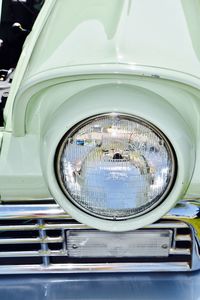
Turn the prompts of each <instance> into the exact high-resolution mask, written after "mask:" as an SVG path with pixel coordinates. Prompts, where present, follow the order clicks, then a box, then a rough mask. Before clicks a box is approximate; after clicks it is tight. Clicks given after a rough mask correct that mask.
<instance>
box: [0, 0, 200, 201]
mask: <svg viewBox="0 0 200 300" xmlns="http://www.w3.org/2000/svg"><path fill="white" fill-rule="evenodd" d="M197 2H198V1H196V0H192V1H190V2H189V3H190V4H188V2H187V1H181V0H177V1H175V2H174V1H173V0H169V1H165V2H164V3H163V5H162V6H160V1H159V0H152V1H151V2H149V1H148V0H125V1H120V0H112V1H109V2H108V1H106V0H103V1H102V0H93V1H91V0H85V1H81V0H73V1H72V0H68V1H66V0H60V1H55V0H47V1H46V2H45V5H44V7H43V9H42V11H41V14H40V16H39V18H38V20H37V21H36V23H35V26H34V29H33V32H32V33H31V35H30V36H29V38H28V40H27V41H26V43H25V46H24V51H23V53H22V56H21V60H20V62H19V65H18V70H16V75H15V79H14V81H13V86H12V90H11V93H10V97H9V100H8V102H7V105H6V109H5V120H6V127H5V129H2V136H3V139H2V140H3V143H2V148H1V158H0V183H1V184H0V194H1V197H2V198H4V199H9V198H10V199H11V200H12V199H19V197H21V195H22V197H23V198H25V197H26V198H28V199H31V198H35V197H36V198H39V197H47V198H48V197H49V196H50V194H49V191H48V189H47V186H46V183H45V182H44V176H43V174H42V170H41V163H43V162H42V160H41V161H40V158H41V156H40V146H41V145H40V144H41V143H40V141H41V140H42V139H43V132H44V127H45V126H46V124H47V123H48V121H50V120H53V117H54V114H55V113H56V111H59V110H62V105H63V107H64V106H65V107H67V109H68V108H69V107H70V109H71V112H72V114H71V116H70V118H69V119H68V120H67V123H66V126H67V129H69V128H70V127H71V126H72V125H74V122H78V121H81V120H82V119H83V118H85V117H89V116H91V115H93V114H96V113H100V112H101V113H105V112H108V111H116V112H117V111H119V110H121V111H122V110H126V111H127V112H129V113H132V114H134V113H138V111H137V109H135V108H134V105H133V103H131V102H130V103H129V104H127V105H126V108H124V105H122V103H121V104H120V101H121V100H120V98H119V97H118V99H117V100H116V99H114V96H113V94H112V93H111V96H110V98H109V101H107V99H106V98H105V99H104V104H105V105H104V107H103V106H102V105H99V103H98V101H97V97H96V98H92V97H90V98H89V99H88V102H87V104H86V102H83V101H82V102H81V101H80V102H79V103H78V102H76V100H75V99H77V97H75V96H76V94H77V93H81V92H84V91H86V90H87V89H90V88H92V89H93V90H96V93H98V99H100V94H99V92H98V91H99V90H101V87H102V86H104V85H107V84H111V85H115V87H116V89H117V88H121V87H122V88H123V87H125V86H126V85H129V86H131V87H132V88H133V90H135V93H136V94H137V95H139V96H140V97H141V99H143V98H144V97H143V96H142V95H143V94H146V95H149V94H151V95H152V97H151V98H152V99H153V98H154V96H153V95H155V97H157V96H159V97H160V99H161V98H162V102H163V103H162V104H161V105H159V107H156V106H154V107H152V105H149V107H148V109H147V110H148V112H149V113H148V116H147V115H146V117H147V119H148V120H149V121H152V123H154V124H156V125H157V126H158V127H159V128H162V129H163V131H164V133H165V134H166V135H167V136H170V138H171V137H172V140H175V139H176V138H175V136H176V135H175V132H174V131H176V130H175V129H174V128H173V125H172V122H171V121H170V120H171V119H170V118H171V114H169V113H165V117H164V119H165V120H164V123H165V127H164V126H163V124H162V123H163V121H162V120H161V118H160V117H157V116H156V117H155V118H154V117H153V110H154V111H156V112H155V114H156V115H158V112H159V109H161V110H163V111H164V110H165V106H166V103H167V105H170V106H171V108H172V110H174V112H176V113H177V114H178V115H180V117H181V118H182V120H183V122H184V123H185V125H186V126H187V129H188V131H190V138H189V139H187V137H185V135H184V134H179V139H180V140H182V142H183V144H188V145H190V146H189V147H190V150H189V152H188V153H192V155H186V156H187V157H188V161H187V163H188V165H189V167H188V166H185V169H187V173H189V175H188V178H187V180H186V181H184V188H183V190H184V192H186V188H187V187H189V189H188V194H193V195H194V194H195V195H196V196H197V197H198V195H199V171H200V163H199V162H200V160H199V159H198V157H197V159H196V165H195V170H193V163H194V156H195V152H196V153H197V155H199V153H200V152H199V149H200V143H199V141H200V133H199V132H200V131H199V115H200V102H199V98H200V93H199V86H200V83H199V77H198V76H199V74H200V63H199V59H198V56H197V52H198V50H197V49H198V35H197V34H196V31H195V28H197V27H196V26H194V24H197V23H198V11H199V10H200V8H199V5H198V3H197ZM169 15H170V18H168V16H169ZM194 87H195V88H194ZM139 91H140V92H141V93H140V92H139ZM96 95H97V94H96ZM142 97H143V98H142ZM111 98H113V99H112V101H111V100H110V99H111ZM122 99H124V95H122ZM114 100H115V101H114ZM99 101H102V100H101V99H100V100H99ZM123 101H124V100H123ZM121 102H122V101H121ZM100 104H101V103H100ZM78 105H79V107H78ZM122 108H123V109H122ZM136 108H137V107H136ZM105 110H106V111H105ZM51 118H52V119H51ZM62 130H63V128H60V129H59V133H57V135H61V131H62ZM27 149H29V151H27ZM16 150H17V152H16ZM16 153H17V157H18V160H16ZM184 161H186V159H184V160H182V163H181V167H182V166H183V165H185V163H183V162H184ZM188 170H189V172H188ZM193 171H194V174H193V178H192V180H191V181H190V179H191V176H192V173H193ZM189 183H190V185H189ZM183 194H184V193H183V191H182V192H181V197H182V196H184V195H183Z"/></svg>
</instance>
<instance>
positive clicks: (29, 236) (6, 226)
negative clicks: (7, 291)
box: [0, 204, 193, 274]
mask: <svg viewBox="0 0 200 300" xmlns="http://www.w3.org/2000/svg"><path fill="white" fill-rule="evenodd" d="M0 216H1V217H0V273H1V274H5V273H33V272H35V273H42V272H91V271H95V272H120V271H121V272H133V271H172V270H173V271H180V270H182V271H186V270H190V269H191V264H192V244H193V243H192V233H191V230H190V228H189V227H188V225H187V224H185V223H184V222H180V221H172V220H171V221H170V220H160V221H159V222H158V223H155V224H152V225H150V226H148V227H147V228H146V229H148V230H151V231H152V230H157V229H166V230H169V229H170V230H171V231H172V233H173V242H172V245H171V249H170V255H169V257H167V258H156V257H155V258H148V259H147V258H140V257H137V258H132V259H131V258H129V259H127V258H126V259H123V258H120V259H119V258H112V259H110V258H109V259H108V258H107V259H105V258H104V259H98V258H96V259H94V258H93V259H88V258H87V259H83V258H82V259H81V258H80V259H72V258H70V257H68V255H67V250H66V231H67V230H70V229H73V230H76V229H78V230H79V229H89V227H88V226H86V225H84V224H80V223H78V222H77V221H75V220H74V219H72V218H71V217H70V216H69V215H67V214H65V213H64V212H63V210H62V209H61V208H60V207H59V206H58V205H56V204H41V205H39V204H15V205H13V204H11V205H9V204H6V205H5V204H4V205H0ZM140 230H143V229H140Z"/></svg>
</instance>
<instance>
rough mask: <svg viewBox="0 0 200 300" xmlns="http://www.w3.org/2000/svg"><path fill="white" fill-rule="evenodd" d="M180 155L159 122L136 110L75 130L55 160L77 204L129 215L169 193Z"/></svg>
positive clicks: (115, 216) (102, 214)
mask: <svg viewBox="0 0 200 300" xmlns="http://www.w3.org/2000/svg"><path fill="white" fill-rule="evenodd" d="M175 160H176V159H175V155H174V151H173V149H172V146H171V145H170V143H169V141H168V140H167V138H166V137H165V136H164V134H163V133H162V132H160V130H158V129H157V128H156V127H155V126H153V125H152V124H150V123H149V122H147V121H144V120H143V119H140V118H137V117H134V116H128V115H123V114H121V115H118V114H106V115H99V116H95V117H92V118H90V119H87V120H85V121H83V122H81V123H80V124H78V125H77V126H76V127H74V128H73V129H72V130H70V131H69V132H68V133H67V134H66V135H65V136H64V137H63V139H62V141H61V142H60V144H59V146H58V148H57V154H56V161H55V162H56V173H57V178H58V182H59V184H60V186H61V188H62V190H63V192H64V193H65V195H66V196H67V198H68V199H69V200H70V201H71V202H72V203H73V204H75V205H76V206H77V207H79V208H80V209H82V210H84V211H85V212H87V213H88V214H91V215H94V216H96V217H99V218H102V219H108V220H109V219H110V220H125V219H128V218H133V217H136V216H139V215H141V214H144V213H146V212H148V211H149V210H151V209H153V208H154V207H155V206H157V205H158V204H159V203H161V202H162V201H163V200H164V199H165V198H166V196H167V195H168V193H169V191H170V189H171V188H172V185H173V181H174V179H175Z"/></svg>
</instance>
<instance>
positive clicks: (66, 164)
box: [0, 0, 200, 274]
mask: <svg viewBox="0 0 200 300" xmlns="http://www.w3.org/2000/svg"><path fill="white" fill-rule="evenodd" d="M187 5H188V4H187V1H184V0H182V1H181V0H179V1H176V2H174V1H167V2H165V3H163V7H160V6H159V1H158V0H153V1H151V3H149V1H147V0H143V1H128V0H127V1H121V0H113V1H109V2H108V1H106V0H105V1H104V0H103V1H102V0H101V1H99V0H93V1H90V0H87V1H79V0H76V1H74V0H71V1H70V0H68V1H65V0H60V1H55V0H48V1H46V2H45V4H44V6H43V9H42V10H41V12H40V15H39V17H38V19H37V20H36V23H35V25H34V28H33V31H32V32H31V34H30V36H29V37H28V39H27V40H26V42H25V45H24V49H23V51H22V55H21V58H20V61H19V64H18V67H17V69H16V70H15V76H14V80H13V83H12V87H11V90H10V94H9V97H8V100H7V103H6V107H5V109H4V126H3V127H2V128H1V132H0V138H1V155H0V195H1V203H2V205H0V230H1V232H2V238H1V240H0V243H1V245H0V249H1V250H0V273H1V274H5V273H6V274H13V273H17V274H18V273H52V272H57V273H73V272H76V273H77V272H88V273H90V272H135V271H138V272H139V271H140V272H141V271H191V270H198V269H199V268H200V257H199V246H200V245H199V239H200V227H199V226H200V221H199V216H200V208H199V207H200V202H199V194H200V188H199V186H200V182H199V168H200V160H199V155H200V154H199V146H200V145H199V141H200V139H199V134H200V131H199V115H200V104H199V96H200V95H199V72H200V63H199V59H198V41H197V40H196V36H195V34H194V30H193V26H192V24H193V23H192V21H191V20H193V22H195V21H194V20H196V22H198V19H195V18H193V19H191V18H192V17H193V15H194V16H196V15H195V14H196V10H194V3H193V2H192V1H191V4H190V10H189V12H188V7H187ZM158 6H159V9H158ZM156 8H157V9H156ZM171 9H173V12H174V14H173V16H171V18H168V14H167V13H166V12H170V11H171ZM197 15H198V14H197ZM144 20H145V22H144ZM158 24H159V26H158Z"/></svg>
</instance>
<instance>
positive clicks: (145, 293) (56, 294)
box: [0, 272, 200, 300]
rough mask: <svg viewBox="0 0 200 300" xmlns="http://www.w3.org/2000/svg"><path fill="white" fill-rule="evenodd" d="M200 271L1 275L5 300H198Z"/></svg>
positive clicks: (2, 293)
mask: <svg viewBox="0 0 200 300" xmlns="http://www.w3.org/2000/svg"><path fill="white" fill-rule="evenodd" d="M199 281H200V273H199V272H195V273H190V274H188V273H187V274H186V273H182V274H180V273H178V274H170V273H166V274H163V273H162V274H160V273H156V274H150V273H146V274H144V273H143V274H134V273H133V274H119V275H117V274H109V275H104V274H102V275H95V274H92V275H88V274H83V275H79V274H77V275H57V276H55V275H52V276H51V275H49V276H45V275H43V276H25V277H24V276H4V277H0V298H1V299H4V300H22V299H27V298H28V299H29V300H36V299H40V300H44V299H48V300H86V299H88V300H122V299H123V300H132V299H134V300H169V299H171V300H199V299H200V296H199V295H200V285H199Z"/></svg>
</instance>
